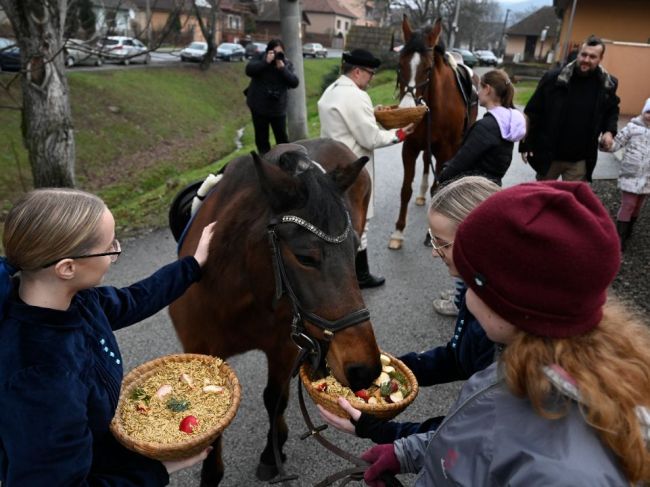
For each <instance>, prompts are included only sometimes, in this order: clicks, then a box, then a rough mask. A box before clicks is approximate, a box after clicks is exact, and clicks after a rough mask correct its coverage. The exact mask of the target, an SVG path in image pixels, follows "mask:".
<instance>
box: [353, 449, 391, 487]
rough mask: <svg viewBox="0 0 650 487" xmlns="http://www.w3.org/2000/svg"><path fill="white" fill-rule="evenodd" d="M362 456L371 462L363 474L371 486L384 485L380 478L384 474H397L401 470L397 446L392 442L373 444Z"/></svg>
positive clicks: (381, 486) (380, 486) (382, 486)
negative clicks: (396, 452)
mask: <svg viewBox="0 0 650 487" xmlns="http://www.w3.org/2000/svg"><path fill="white" fill-rule="evenodd" d="M361 458H362V459H363V460H365V461H366V462H370V463H371V465H370V466H369V467H368V469H367V470H366V472H365V473H364V474H363V480H365V481H366V484H368V485H369V486H370V487H384V485H385V484H384V482H383V481H382V480H380V477H381V475H382V474H384V473H390V474H396V473H399V472H400V465H399V460H398V459H397V456H396V455H395V448H393V444H392V443H388V444H386V445H377V446H373V447H372V448H371V449H370V450H368V451H367V452H365V453H364V454H363V455H361Z"/></svg>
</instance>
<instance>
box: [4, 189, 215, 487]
mask: <svg viewBox="0 0 650 487" xmlns="http://www.w3.org/2000/svg"><path fill="white" fill-rule="evenodd" d="M212 231H213V227H212V225H211V226H208V227H206V229H205V230H204V232H203V235H202V237H201V241H200V242H199V245H198V248H197V250H196V253H195V254H194V256H190V257H186V258H184V259H181V260H179V261H177V262H174V263H172V264H169V265H167V266H165V267H163V268H161V269H160V270H158V271H157V272H156V273H154V274H153V275H152V276H151V277H149V278H147V279H144V280H142V281H140V282H138V283H136V284H133V285H132V286H129V287H126V288H122V289H117V288H113V287H95V286H98V285H100V284H101V283H102V281H103V278H104V275H105V274H106V272H107V271H108V269H109V267H110V265H111V264H112V263H113V262H115V261H116V260H117V258H118V257H119V255H120V253H121V251H122V249H121V246H120V243H119V241H118V240H117V238H116V236H115V221H114V220H113V215H112V214H111V212H110V211H109V210H108V208H107V207H106V205H105V204H104V202H103V201H102V200H101V199H99V198H98V197H96V196H94V195H92V194H89V193H85V192H83V191H78V190H74V189H58V188H54V189H39V190H34V191H31V192H30V193H28V194H26V195H25V196H24V197H23V198H21V199H20V200H19V201H18V202H17V203H16V204H15V205H14V207H13V208H12V209H11V210H10V211H9V214H8V215H7V219H6V221H5V225H4V237H3V246H4V249H5V252H6V258H1V259H0V371H2V373H1V375H0V390H1V392H0V410H2V411H3V413H2V415H0V481H1V482H2V485H3V486H6V487H12V486H26V485H97V484H100V483H101V484H110V485H118V484H119V485H124V486H127V485H133V486H159V485H166V484H167V483H168V481H169V473H171V472H174V471H176V470H178V469H180V468H184V467H186V466H189V465H192V464H194V463H196V462H199V461H201V460H203V459H204V458H205V456H206V455H207V451H204V452H202V453H201V454H199V455H197V456H196V457H193V458H190V459H187V460H185V461H182V462H164V463H161V462H158V461H155V460H151V459H148V458H145V457H142V456H140V455H138V454H136V453H133V452H131V451H129V450H127V449H125V448H124V447H123V446H121V445H120V444H119V443H117V441H116V440H115V439H114V438H113V436H112V435H111V433H110V432H109V429H108V425H109V423H110V421H111V419H112V417H113V414H114V412H115V408H116V406H117V399H118V397H119V391H120V384H121V381H122V373H123V369H122V367H123V364H122V356H121V354H120V351H119V348H118V345H117V341H116V339H115V335H114V334H113V332H114V331H115V330H117V329H120V328H123V327H126V326H129V325H132V324H134V323H136V322H138V321H141V320H143V319H144V318H147V317H148V316H151V315H153V314H154V313H156V312H157V311H159V310H160V309H162V308H164V307H165V306H167V304H169V303H170V302H171V301H173V300H174V299H176V298H178V297H179V296H180V295H181V294H182V293H183V292H184V291H185V290H186V289H187V288H188V287H189V286H190V285H191V284H192V283H193V282H195V281H197V280H198V279H199V278H200V276H201V266H203V265H204V264H205V262H206V260H207V257H208V245H209V243H210V239H211V237H212Z"/></svg>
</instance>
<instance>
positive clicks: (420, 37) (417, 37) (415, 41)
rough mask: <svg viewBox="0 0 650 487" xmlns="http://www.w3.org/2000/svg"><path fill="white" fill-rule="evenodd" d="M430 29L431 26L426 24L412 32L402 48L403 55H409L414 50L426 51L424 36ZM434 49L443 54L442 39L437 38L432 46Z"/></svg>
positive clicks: (443, 44)
mask: <svg viewBox="0 0 650 487" xmlns="http://www.w3.org/2000/svg"><path fill="white" fill-rule="evenodd" d="M432 29H433V27H432V26H430V25H427V26H425V27H423V28H421V29H418V30H416V31H415V32H413V34H412V35H411V38H410V39H409V40H408V42H407V43H406V44H405V45H404V47H403V48H402V53H403V55H411V54H413V53H415V52H417V53H420V54H422V53H424V52H426V51H427V49H428V46H427V43H426V36H427V35H428V34H429V33H430V32H431V30H432ZM434 51H435V52H437V53H438V54H440V55H443V54H444V53H445V51H446V49H445V43H444V42H443V41H442V39H439V40H438V43H437V44H436V46H435V47H434Z"/></svg>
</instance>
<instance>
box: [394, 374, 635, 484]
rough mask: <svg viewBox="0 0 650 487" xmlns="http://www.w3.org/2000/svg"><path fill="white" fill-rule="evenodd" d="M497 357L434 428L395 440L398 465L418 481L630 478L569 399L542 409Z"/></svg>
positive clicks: (609, 481) (623, 480)
mask: <svg viewBox="0 0 650 487" xmlns="http://www.w3.org/2000/svg"><path fill="white" fill-rule="evenodd" d="M497 365H498V364H497V363H495V364H492V365H491V366H490V367H488V368H487V369H485V370H484V371H482V372H479V373H477V374H475V375H473V376H472V377H471V378H470V380H469V381H467V382H466V383H465V385H464V386H463V389H462V390H461V393H460V396H459V397H458V400H457V401H456V404H454V406H453V407H452V408H451V410H450V412H449V414H448V415H447V416H446V418H445V420H444V421H443V422H442V424H441V425H440V426H439V427H438V429H437V430H436V431H434V432H428V433H422V434H418V435H412V436H409V437H407V438H404V439H401V440H396V441H395V443H394V445H395V453H396V455H397V458H398V459H399V461H400V465H401V471H402V472H404V473H406V472H411V473H415V472H420V474H419V476H418V477H417V479H416V484H415V485H417V486H436V487H440V486H445V485H453V486H464V487H497V486H498V487H503V486H509V487H518V486H521V487H542V486H544V487H546V486H551V485H552V486H553V487H605V486H608V487H614V486H617V487H619V486H626V485H629V482H627V480H626V478H625V476H624V475H623V472H622V470H621V469H620V467H619V465H618V461H617V459H616V457H615V456H614V455H613V453H612V452H611V451H610V450H608V449H607V448H606V447H605V446H604V445H603V444H602V443H601V442H600V440H599V438H598V436H597V434H596V431H595V430H594V429H593V428H591V427H590V426H589V425H587V423H586V422H585V421H584V419H583V417H582V415H581V413H580V410H579V407H578V405H577V403H575V402H574V401H571V405H570V410H569V412H568V414H567V415H566V416H564V417H563V418H561V419H557V420H549V419H545V418H542V417H541V416H539V415H537V414H536V413H535V412H534V410H533V408H532V407H531V405H530V403H529V402H528V400H527V399H523V398H518V397H515V396H514V395H513V394H512V393H511V392H510V391H509V390H508V388H507V386H506V384H505V382H504V381H503V379H502V378H499V377H498V376H497V375H498V374H497V370H498V369H497Z"/></svg>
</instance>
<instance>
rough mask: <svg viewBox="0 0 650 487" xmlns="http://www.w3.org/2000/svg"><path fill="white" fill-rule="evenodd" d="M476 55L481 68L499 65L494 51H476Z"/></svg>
mask: <svg viewBox="0 0 650 487" xmlns="http://www.w3.org/2000/svg"><path fill="white" fill-rule="evenodd" d="M474 55H475V56H476V58H477V59H478V63H479V64H480V65H481V66H496V65H497V64H499V60H498V59H497V57H496V56H495V55H494V53H493V52H492V51H476V52H474Z"/></svg>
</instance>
